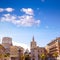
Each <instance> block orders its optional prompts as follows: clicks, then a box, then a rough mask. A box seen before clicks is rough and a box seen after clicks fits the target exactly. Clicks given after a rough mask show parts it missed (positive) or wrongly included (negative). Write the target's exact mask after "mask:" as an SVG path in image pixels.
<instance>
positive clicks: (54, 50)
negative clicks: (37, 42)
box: [47, 37, 60, 56]
mask: <svg viewBox="0 0 60 60" xmlns="http://www.w3.org/2000/svg"><path fill="white" fill-rule="evenodd" d="M47 51H48V53H49V54H50V55H52V56H53V55H54V54H57V55H58V56H59V55H60V37H58V38H56V39H54V40H52V41H51V42H50V43H49V44H47Z"/></svg>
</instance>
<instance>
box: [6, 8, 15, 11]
mask: <svg viewBox="0 0 60 60" xmlns="http://www.w3.org/2000/svg"><path fill="white" fill-rule="evenodd" d="M5 10H6V11H7V12H12V11H13V10H14V9H13V8H6V9H5Z"/></svg>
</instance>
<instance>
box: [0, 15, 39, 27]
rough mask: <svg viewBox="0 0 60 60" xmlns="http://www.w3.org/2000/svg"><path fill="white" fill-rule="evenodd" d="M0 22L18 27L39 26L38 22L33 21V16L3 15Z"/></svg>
mask: <svg viewBox="0 0 60 60" xmlns="http://www.w3.org/2000/svg"><path fill="white" fill-rule="evenodd" d="M0 20H1V21H2V22H3V21H6V22H11V23H13V24H16V25H18V26H26V27H30V26H33V25H39V24H40V20H35V19H34V17H33V16H29V15H22V16H14V15H11V14H4V15H3V17H1V18H0Z"/></svg>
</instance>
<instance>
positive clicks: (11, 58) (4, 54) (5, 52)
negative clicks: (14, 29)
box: [0, 37, 24, 60]
mask: <svg viewBox="0 0 60 60" xmlns="http://www.w3.org/2000/svg"><path fill="white" fill-rule="evenodd" d="M23 53H24V48H22V47H20V46H13V45H12V38H10V37H3V39H2V44H1V45H0V60H21V59H20V56H22V55H23Z"/></svg>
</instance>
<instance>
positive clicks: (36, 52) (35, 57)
mask: <svg viewBox="0 0 60 60" xmlns="http://www.w3.org/2000/svg"><path fill="white" fill-rule="evenodd" d="M30 50H31V60H40V59H41V57H40V56H41V55H42V54H45V48H44V47H39V46H37V43H36V41H35V40H34V37H33V38H32V42H31V43H30Z"/></svg>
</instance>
